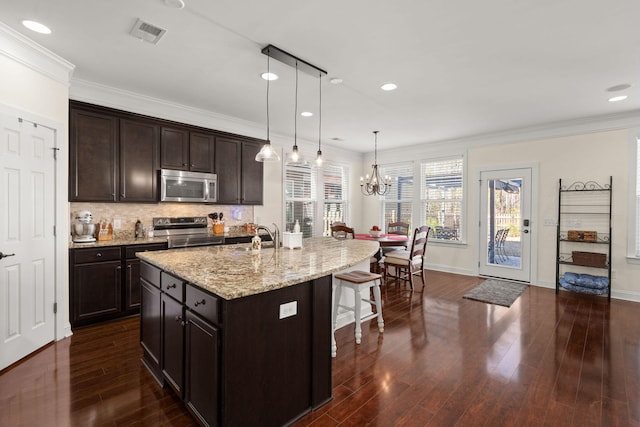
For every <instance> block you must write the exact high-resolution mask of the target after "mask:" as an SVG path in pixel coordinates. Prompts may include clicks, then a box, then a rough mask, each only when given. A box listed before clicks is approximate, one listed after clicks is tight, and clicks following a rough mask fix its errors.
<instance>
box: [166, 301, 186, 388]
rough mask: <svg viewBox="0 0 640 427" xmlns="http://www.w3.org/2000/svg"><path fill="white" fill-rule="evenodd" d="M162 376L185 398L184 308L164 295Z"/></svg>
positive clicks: (180, 303)
mask: <svg viewBox="0 0 640 427" xmlns="http://www.w3.org/2000/svg"><path fill="white" fill-rule="evenodd" d="M161 301H162V376H163V377H164V378H165V379H166V380H167V382H168V383H169V385H170V386H171V387H172V388H173V390H174V391H175V392H176V394H177V395H178V396H179V397H181V398H182V397H183V393H182V390H183V376H184V374H183V369H184V314H183V313H184V306H183V305H182V301H180V302H178V301H176V300H175V299H173V298H171V297H170V296H168V295H167V294H165V293H164V292H163V293H162V299H161Z"/></svg>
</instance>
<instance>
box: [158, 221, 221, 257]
mask: <svg viewBox="0 0 640 427" xmlns="http://www.w3.org/2000/svg"><path fill="white" fill-rule="evenodd" d="M153 235H154V236H155V237H165V236H166V237H167V241H168V242H169V243H168V247H169V249H172V248H187V247H192V246H210V245H222V244H224V236H216V235H212V234H209V232H208V231H207V217H206V216H194V217H177V218H165V217H162V218H153Z"/></svg>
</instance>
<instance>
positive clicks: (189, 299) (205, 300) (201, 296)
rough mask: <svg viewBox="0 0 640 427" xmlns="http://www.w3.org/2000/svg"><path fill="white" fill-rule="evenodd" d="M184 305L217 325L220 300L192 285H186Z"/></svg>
mask: <svg viewBox="0 0 640 427" xmlns="http://www.w3.org/2000/svg"><path fill="white" fill-rule="evenodd" d="M186 293H187V295H186V298H185V304H186V305H187V308H188V309H189V310H191V311H193V312H196V313H198V314H199V315H200V316H202V317H203V318H205V319H206V320H208V321H209V322H211V323H214V324H218V323H219V320H218V319H219V316H220V314H219V313H220V300H219V299H218V298H216V297H214V296H213V295H210V294H208V293H206V292H204V291H202V290H200V289H198V288H196V287H195V286H193V285H187V290H186Z"/></svg>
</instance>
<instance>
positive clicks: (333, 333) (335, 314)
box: [331, 281, 342, 357]
mask: <svg viewBox="0 0 640 427" xmlns="http://www.w3.org/2000/svg"><path fill="white" fill-rule="evenodd" d="M341 294H342V281H339V282H338V283H337V284H336V289H335V292H334V293H333V298H334V299H333V318H332V321H331V357H336V353H337V351H338V345H337V344H336V326H337V325H338V308H339V306H340V296H341Z"/></svg>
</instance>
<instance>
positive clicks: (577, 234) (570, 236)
mask: <svg viewBox="0 0 640 427" xmlns="http://www.w3.org/2000/svg"><path fill="white" fill-rule="evenodd" d="M567 240H572V241H575V242H595V241H597V240H598V233H597V232H595V231H583V230H569V231H568V232H567Z"/></svg>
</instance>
